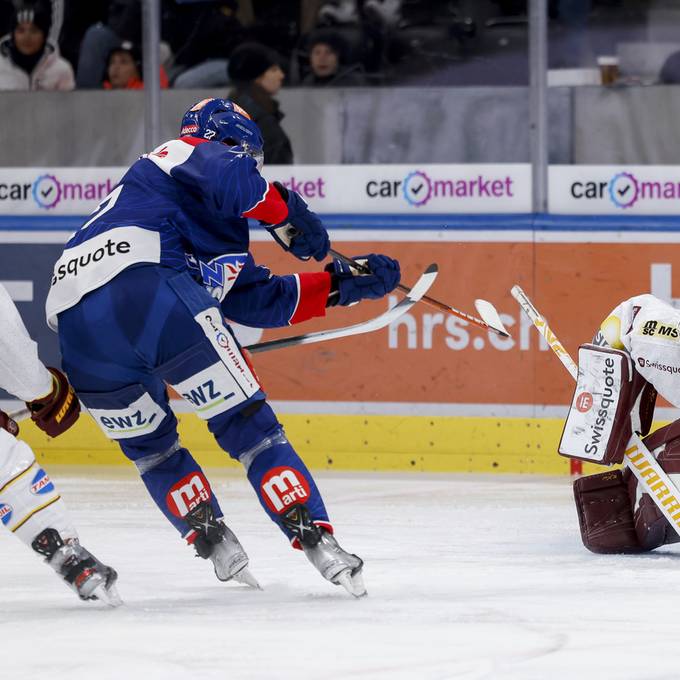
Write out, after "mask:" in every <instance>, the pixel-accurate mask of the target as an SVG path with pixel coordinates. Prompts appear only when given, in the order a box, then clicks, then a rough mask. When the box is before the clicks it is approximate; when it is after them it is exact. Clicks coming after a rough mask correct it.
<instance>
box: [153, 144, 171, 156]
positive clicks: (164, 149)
mask: <svg viewBox="0 0 680 680" xmlns="http://www.w3.org/2000/svg"><path fill="white" fill-rule="evenodd" d="M151 155H152V156H158V158H165V157H166V156H167V155H168V147H167V146H162V147H161V148H160V149H158V151H154V152H153V153H152V154H151Z"/></svg>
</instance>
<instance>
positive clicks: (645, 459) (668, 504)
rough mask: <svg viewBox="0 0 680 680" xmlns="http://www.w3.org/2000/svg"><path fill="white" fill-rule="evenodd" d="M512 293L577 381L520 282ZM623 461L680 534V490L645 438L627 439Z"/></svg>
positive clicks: (567, 356) (564, 352)
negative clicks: (643, 439) (647, 445)
mask: <svg viewBox="0 0 680 680" xmlns="http://www.w3.org/2000/svg"><path fill="white" fill-rule="evenodd" d="M510 292H511V294H512V297H514V298H515V300H517V302H518V303H519V306H520V307H521V308H522V309H523V310H524V312H525V314H526V315H527V316H528V317H529V319H530V320H531V322H532V323H533V324H534V326H535V327H536V330H538V332H539V333H540V334H541V335H542V336H543V337H544V338H545V340H546V342H547V343H548V345H549V346H550V349H552V351H553V352H554V353H555V354H556V355H557V356H558V357H559V359H560V361H561V362H562V364H563V365H564V367H565V368H566V369H567V370H568V371H569V373H570V374H571V377H572V378H573V379H574V380H578V366H577V365H576V363H575V362H574V360H573V359H572V358H571V356H570V354H569V352H567V350H566V349H565V348H564V345H562V343H561V342H560V341H559V340H558V339H557V336H556V335H555V334H554V333H553V332H552V330H551V329H550V326H548V324H547V322H546V320H545V319H544V318H543V317H542V316H541V314H539V312H538V310H537V309H536V307H534V305H533V304H532V302H531V300H529V298H528V296H527V294H526V293H525V292H524V291H523V290H522V289H521V288H520V287H519V286H517V285H515V286H513V287H512V289H511V291H510ZM623 461H624V464H625V465H626V467H627V468H629V469H630V471H631V472H632V473H633V474H634V475H635V476H636V477H637V480H638V482H639V483H640V485H641V487H642V489H643V490H644V492H645V493H647V494H649V496H650V498H651V499H652V500H653V501H654V504H655V505H656V507H657V508H658V509H659V511H660V512H661V513H662V514H663V516H664V517H665V518H666V519H667V520H668V523H669V524H670V525H671V526H672V527H673V529H674V530H675V532H676V533H677V534H678V536H680V491H679V490H678V488H677V487H676V486H675V484H673V482H672V481H671V479H670V477H668V475H667V474H666V472H665V471H664V470H663V468H662V467H661V466H660V465H659V463H658V462H657V460H656V458H654V456H653V455H652V453H651V452H650V450H649V449H648V448H647V447H646V446H645V445H644V443H643V441H642V439H640V437H639V436H638V435H637V434H635V433H633V435H632V436H631V438H630V439H629V441H628V445H627V446H626V450H625V453H624V458H623Z"/></svg>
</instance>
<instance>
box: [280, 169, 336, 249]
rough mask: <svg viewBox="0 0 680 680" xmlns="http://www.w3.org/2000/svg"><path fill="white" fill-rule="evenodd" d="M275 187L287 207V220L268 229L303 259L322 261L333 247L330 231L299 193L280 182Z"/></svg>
mask: <svg viewBox="0 0 680 680" xmlns="http://www.w3.org/2000/svg"><path fill="white" fill-rule="evenodd" d="M274 187H275V188H276V190H277V191H278V192H279V193H280V194H281V198H282V199H283V200H284V201H285V202H286V205H287V206H288V216H287V217H286V219H285V220H284V221H283V222H281V223H279V224H275V225H273V226H271V227H267V229H268V231H269V233H270V234H271V235H272V236H273V237H274V240H275V241H276V242H277V243H278V244H279V245H280V246H281V247H282V248H283V249H284V250H286V251H289V252H291V253H293V255H295V257H297V258H298V259H300V260H308V259H309V258H310V257H313V258H314V259H315V260H317V262H321V260H323V259H324V258H325V257H326V255H327V254H328V249H329V248H330V247H331V242H330V239H329V238H328V232H327V231H326V228H325V227H324V226H323V224H322V222H321V220H320V219H319V217H318V215H317V214H316V213H313V212H312V211H311V210H310V209H309V206H308V205H307V204H306V203H305V201H304V199H303V198H302V196H300V194H298V193H297V192H295V191H289V190H288V189H286V187H284V186H283V185H282V184H280V183H279V182H274Z"/></svg>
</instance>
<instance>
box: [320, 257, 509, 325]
mask: <svg viewBox="0 0 680 680" xmlns="http://www.w3.org/2000/svg"><path fill="white" fill-rule="evenodd" d="M328 253H329V254H330V255H332V256H333V257H336V258H337V259H338V260H341V261H342V262H344V263H345V264H348V265H349V266H350V267H353V268H354V269H356V270H357V271H360V272H362V273H363V274H370V273H371V270H370V269H369V268H368V267H365V266H364V265H362V264H359V263H358V262H356V261H355V260H353V259H352V258H351V257H347V256H346V255H343V254H342V253H339V252H338V251H337V250H334V249H333V248H330V249H329V250H328ZM397 288H398V289H399V290H401V291H403V292H404V293H407V294H408V293H410V291H411V288H409V287H408V286H404V285H403V284H401V283H399V284H397ZM421 299H422V301H423V302H424V303H425V304H427V305H430V307H434V308H435V309H439V310H440V311H442V312H447V313H448V314H453V315H454V316H457V317H458V318H459V319H465V321H467V322H468V323H471V324H472V325H473V326H478V327H479V328H486V329H488V330H491V331H493V332H494V333H497V334H498V335H500V336H501V337H503V338H509V337H510V333H508V331H507V330H506V329H505V326H504V325H503V322H502V321H501V318H500V316H499V314H498V312H497V311H496V309H495V307H494V306H493V305H492V304H491V303H490V302H488V301H487V300H482V299H477V300H475V308H476V309H477V313H478V314H479V316H481V317H482V318H481V319H478V318H477V317H475V316H472V315H470V314H466V313H465V312H461V311H460V310H458V309H455V308H454V307H450V306H449V305H446V304H444V303H443V302H439V300H435V299H434V298H431V297H430V296H429V295H423V297H422V298H421Z"/></svg>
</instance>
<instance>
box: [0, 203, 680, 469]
mask: <svg viewBox="0 0 680 680" xmlns="http://www.w3.org/2000/svg"><path fill="white" fill-rule="evenodd" d="M23 219H24V221H23V222H22V218H14V219H13V222H12V223H13V224H14V225H15V228H16V229H19V228H20V227H21V228H22V231H21V232H19V231H11V232H10V231H4V232H0V237H1V238H2V239H3V241H4V242H3V246H2V252H3V256H4V257H3V263H2V264H3V267H2V272H3V276H2V278H3V280H5V281H7V280H9V281H11V282H12V286H13V290H14V291H15V293H16V295H15V299H16V300H17V304H18V306H19V309H20V311H21V313H22V315H23V316H24V317H25V319H26V322H27V326H28V328H29V330H30V332H31V333H32V335H33V336H34V337H35V339H36V340H37V342H38V344H39V346H40V348H41V356H42V357H43V359H44V360H45V361H46V363H48V364H49V363H54V362H58V361H59V356H58V347H57V343H56V337H55V336H54V335H53V334H52V333H51V332H49V331H48V330H47V329H46V328H45V324H44V316H43V312H42V305H43V300H44V298H45V295H46V292H47V286H48V283H49V272H50V268H51V263H52V262H54V261H55V260H56V258H57V256H58V254H59V252H60V250H61V247H62V245H61V244H62V243H63V240H64V238H65V237H66V235H67V232H66V231H64V229H65V228H66V226H73V224H76V223H77V221H74V220H75V218H73V220H72V221H71V222H70V223H68V222H65V221H63V220H64V219H66V218H63V219H62V222H59V221H50V220H48V219H46V218H37V217H34V218H23ZM325 219H326V221H327V223H328V224H329V225H330V227H331V229H332V231H331V236H332V239H333V243H334V246H335V247H336V248H337V249H338V250H340V251H341V252H344V253H346V254H349V255H358V254H364V253H367V252H376V251H377V252H385V253H389V254H390V255H392V256H394V257H396V258H398V259H399V260H400V262H401V264H402V271H403V276H402V281H403V282H404V283H406V284H408V283H410V282H413V281H415V280H416V278H417V276H418V274H419V273H420V272H421V271H422V270H423V269H424V268H425V267H426V266H427V265H428V264H429V263H430V262H437V263H438V265H439V269H440V275H439V278H438V279H437V281H436V282H435V284H434V286H433V288H432V290H431V294H432V296H433V297H436V298H438V299H440V300H442V301H444V302H447V303H449V304H451V305H453V306H454V307H457V308H458V309H461V310H464V311H468V312H474V306H473V303H474V299H475V298H478V297H482V298H486V299H488V300H490V301H491V302H493V304H494V305H496V307H497V308H498V310H499V312H500V313H501V318H502V319H503V322H504V323H505V324H506V326H507V327H508V329H509V330H510V332H511V334H512V336H513V337H512V339H501V338H498V337H497V336H495V335H493V334H488V333H485V332H482V331H480V330H477V329H475V328H473V327H470V326H469V325H468V324H467V323H466V322H464V321H461V320H459V319H456V318H454V317H449V316H445V315H444V314H443V313H441V312H439V311H437V310H436V309H431V308H429V307H427V306H425V305H423V304H419V305H417V306H416V307H414V308H413V310H411V312H410V313H409V314H407V315H405V316H404V317H402V318H401V319H399V320H398V321H397V322H396V323H395V324H393V325H392V326H391V327H389V328H387V329H384V330H382V331H378V332H376V333H373V334H370V335H364V336H357V337H353V338H347V339H343V340H338V341H333V342H328V343H323V344H319V345H311V346H306V347H297V348H288V349H285V350H279V351H276V352H269V353H266V354H259V355H257V356H256V358H255V365H256V369H257V371H258V374H259V377H260V379H261V382H262V384H263V386H264V389H265V390H266V392H267V394H268V396H269V398H270V399H271V400H273V401H274V403H275V404H276V406H277V412H278V413H279V414H280V417H281V420H282V422H283V423H284V425H285V427H286V431H287V433H288V435H289V437H290V439H291V441H292V442H293V443H294V445H295V446H296V448H297V449H298V450H299V451H300V453H302V454H303V456H304V457H305V459H306V460H307V461H308V463H309V464H310V466H311V467H314V468H334V469H354V470H417V471H451V472H463V471H469V472H504V473H505V472H508V473H517V472H519V473H533V472H535V473H549V474H559V473H565V474H566V473H568V472H569V462H568V461H567V460H565V459H562V458H560V457H559V456H557V455H556V453H555V452H556V448H557V443H558V440H559V436H560V433H561V427H562V422H563V418H564V415H565V413H566V404H568V403H569V402H570V399H571V391H572V389H573V383H572V381H571V378H570V377H569V375H568V374H567V373H566V371H565V370H564V368H563V367H562V365H561V364H560V362H559V361H557V360H556V359H555V357H554V356H553V354H552V352H550V351H549V350H548V348H547V346H546V345H545V344H544V343H542V342H541V341H540V339H539V336H538V334H537V333H536V332H535V330H534V329H533V328H532V327H531V325H530V323H529V322H528V321H527V320H526V319H525V318H524V317H523V315H522V314H520V310H519V308H518V306H517V304H516V303H515V301H514V300H513V299H512V297H511V295H510V292H509V291H510V288H511V287H512V285H514V284H516V283H517V284H519V285H521V286H522V287H523V288H524V290H525V291H526V292H527V293H528V294H529V295H530V297H531V298H532V299H533V300H534V302H535V303H536V305H537V307H538V308H539V310H540V311H541V312H543V313H544V314H545V315H546V317H547V318H548V320H549V322H550V324H551V326H552V327H553V330H554V331H555V332H556V333H557V335H558V336H559V338H560V340H561V341H562V342H563V344H564V345H565V346H566V347H567V349H568V350H569V352H570V353H571V354H572V355H573V356H575V355H576V350H577V348H578V345H579V344H580V343H582V342H587V341H588V340H589V339H590V338H591V337H592V335H593V333H594V331H595V330H596V329H597V327H598V326H599V323H600V321H601V320H602V319H603V318H604V317H606V316H607V314H608V313H609V311H610V310H611V309H612V308H613V307H614V306H616V304H618V303H619V302H620V301H621V300H622V299H625V298H627V297H630V296H632V295H635V294H639V293H642V292H652V293H654V294H656V295H658V296H659V297H661V298H664V299H668V300H673V293H674V292H675V290H674V289H673V271H674V269H675V271H678V270H679V269H680V252H679V251H678V249H677V248H674V247H672V245H674V244H676V243H677V242H678V238H679V236H680V233H679V228H678V222H679V221H678V220H677V219H671V218H662V217H659V218H630V219H622V218H620V219H615V218H612V217H606V218H605V217H601V218H588V217H562V218H558V217H550V218H547V217H545V216H542V217H541V216H531V215H505V216H498V215H495V216H493V215H486V216H484V215H475V216H452V215H427V216H422V217H421V218H418V219H416V218H415V217H413V216H411V217H408V218H406V217H404V216H403V215H395V216H390V215H327V216H325ZM0 222H3V223H4V224H5V225H7V224H8V222H7V218H2V220H0ZM46 225H47V226H46ZM50 225H51V226H50ZM0 226H1V225H0ZM5 228H7V227H5ZM253 237H254V238H253V240H254V243H253V252H254V254H255V256H256V259H257V260H258V261H259V262H262V263H266V264H267V265H268V266H269V267H270V268H271V269H272V271H274V272H275V273H278V274H283V273H287V272H291V271H313V270H318V268H319V264H318V263H301V262H298V261H297V260H294V259H292V258H290V256H288V255H286V254H285V253H283V252H282V251H281V250H280V249H279V248H278V246H276V244H274V243H272V242H271V241H270V240H269V238H268V236H267V235H266V233H263V232H262V231H255V232H254V234H253ZM27 258H30V261H31V263H32V267H31V268H30V269H28V268H27V267H26V264H25V263H26V261H27ZM398 299H399V296H397V295H391V296H389V299H388V300H384V299H383V300H379V301H367V302H365V303H362V304H361V305H357V306H355V307H353V308H349V309H344V308H343V309H332V310H329V313H328V316H327V317H326V318H325V319H320V320H314V321H310V322H306V323H305V324H301V325H299V326H297V327H296V328H295V329H291V328H286V329H278V330H276V331H269V330H267V331H264V332H262V331H259V330H253V329H248V331H247V333H246V334H245V335H244V336H241V337H242V340H243V342H244V344H249V343H251V342H257V341H259V340H269V339H273V338H276V337H281V336H283V335H290V334H297V333H301V332H307V331H312V330H317V329H321V328H328V327H337V326H342V325H348V324H351V323H355V322H357V321H359V320H362V319H366V318H368V317H370V316H374V315H377V314H379V313H381V312H383V311H384V310H385V309H386V308H387V306H388V305H392V304H394V303H395V302H396V301H397V300H398ZM242 331H243V329H239V330H238V332H239V333H240V332H242ZM661 406H667V404H661ZM657 417H659V419H660V420H668V419H671V418H674V417H675V416H674V415H673V412H671V411H670V409H664V411H663V412H661V413H657ZM181 421H182V426H181V435H182V441H183V443H184V444H185V445H186V446H188V447H189V448H191V449H192V451H194V452H196V454H197V456H198V458H199V459H200V460H201V462H202V463H203V464H204V465H207V466H212V465H231V464H232V462H231V461H230V459H229V458H228V457H227V456H226V455H225V454H223V453H222V452H220V451H219V450H217V449H216V447H215V445H214V443H213V442H212V440H211V438H210V435H209V433H208V432H207V429H206V428H205V424H204V423H203V422H202V421H199V420H198V419H197V418H196V417H195V416H193V415H191V414H182V415H181ZM24 432H25V434H26V437H27V439H28V440H29V441H30V443H32V444H34V445H35V447H36V450H37V451H38V452H39V455H40V456H41V457H42V459H43V460H45V461H48V462H59V463H67V462H72V463H85V462H89V463H105V464H111V463H116V462H121V463H122V462H124V461H123V458H122V456H121V455H120V454H119V453H118V451H117V447H115V446H114V445H112V444H111V443H110V442H108V441H107V440H105V439H104V437H103V436H102V435H100V434H99V432H98V431H95V429H94V427H93V425H92V424H91V423H90V422H89V420H88V419H87V418H83V419H82V420H81V423H79V425H78V426H77V429H76V430H75V432H74V433H73V434H69V435H67V436H65V437H62V438H61V439H59V440H55V441H51V442H47V440H46V438H44V437H43V436H42V435H40V434H39V433H34V432H32V431H31V429H30V426H29V427H26V428H24Z"/></svg>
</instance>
